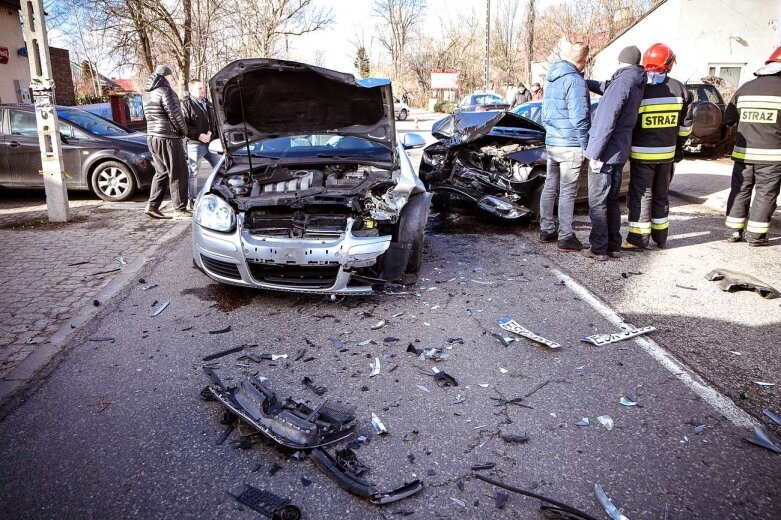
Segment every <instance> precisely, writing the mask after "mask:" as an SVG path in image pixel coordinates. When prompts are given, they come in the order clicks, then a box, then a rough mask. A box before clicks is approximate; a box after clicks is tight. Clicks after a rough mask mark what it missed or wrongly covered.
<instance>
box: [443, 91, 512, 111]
mask: <svg viewBox="0 0 781 520" xmlns="http://www.w3.org/2000/svg"><path fill="white" fill-rule="evenodd" d="M508 108H510V103H508V102H507V101H506V100H505V99H504V98H503V97H502V96H500V95H499V94H494V93H493V92H474V93H472V94H467V95H466V96H464V97H463V99H462V100H461V102H460V103H458V105H457V106H456V112H486V111H488V110H507V109H508Z"/></svg>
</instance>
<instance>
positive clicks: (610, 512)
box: [594, 484, 629, 520]
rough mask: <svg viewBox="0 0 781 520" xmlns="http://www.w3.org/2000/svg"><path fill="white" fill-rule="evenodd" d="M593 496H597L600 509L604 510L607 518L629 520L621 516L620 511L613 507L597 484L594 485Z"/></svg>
mask: <svg viewBox="0 0 781 520" xmlns="http://www.w3.org/2000/svg"><path fill="white" fill-rule="evenodd" d="M594 494H595V495H596V496H597V500H599V503H600V504H602V507H603V508H604V509H605V512H606V513H607V516H609V517H610V518H612V519H613V520H629V519H628V518H627V517H625V516H624V515H623V514H621V511H620V510H619V509H618V508H617V507H616V506H614V505H613V502H611V501H610V499H609V498H608V496H607V495H606V494H605V492H604V491H603V490H602V486H600V485H599V484H594Z"/></svg>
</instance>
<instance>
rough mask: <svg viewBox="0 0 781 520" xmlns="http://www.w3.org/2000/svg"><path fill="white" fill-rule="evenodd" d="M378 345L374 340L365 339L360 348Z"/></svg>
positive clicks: (359, 344)
mask: <svg viewBox="0 0 781 520" xmlns="http://www.w3.org/2000/svg"><path fill="white" fill-rule="evenodd" d="M376 344H377V342H376V341H374V340H373V339H365V340H363V341H361V342H360V343H358V346H359V347H365V346H366V345H376Z"/></svg>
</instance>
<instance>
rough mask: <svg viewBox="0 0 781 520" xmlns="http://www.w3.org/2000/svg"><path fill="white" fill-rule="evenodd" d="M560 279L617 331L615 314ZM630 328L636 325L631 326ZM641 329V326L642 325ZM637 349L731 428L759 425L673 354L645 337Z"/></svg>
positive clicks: (561, 275) (566, 279)
mask: <svg viewBox="0 0 781 520" xmlns="http://www.w3.org/2000/svg"><path fill="white" fill-rule="evenodd" d="M551 270H552V271H553V272H554V273H555V274H556V275H557V276H558V277H559V278H560V279H562V280H564V283H565V284H566V285H567V287H569V288H570V290H571V291H572V292H574V293H575V294H577V295H578V297H580V298H581V299H582V300H583V301H585V302H586V303H588V304H589V305H590V306H591V307H592V308H593V309H594V310H596V311H597V312H598V313H599V314H600V315H601V316H602V317H603V318H605V319H606V320H607V321H609V322H610V323H612V324H613V325H615V326H616V327H619V326H620V324H621V323H624V320H623V318H621V316H619V315H618V314H616V313H615V311H613V310H612V309H611V308H610V307H608V306H607V305H605V304H604V303H603V302H602V301H600V300H599V299H598V298H597V297H596V296H594V295H593V294H591V292H590V291H589V290H588V289H586V288H585V287H583V286H582V285H580V284H579V283H578V282H576V281H575V280H573V279H572V278H571V277H570V276H567V275H566V274H564V273H562V272H561V271H559V270H557V269H551ZM633 325H637V324H636V323H633ZM641 325H642V324H641ZM634 341H635V343H637V344H638V345H639V346H640V348H642V349H643V350H645V352H646V353H647V354H648V355H650V356H651V357H652V358H654V359H655V360H656V361H658V362H659V363H660V364H661V365H662V366H663V367H664V368H666V369H667V370H669V371H670V373H672V374H673V375H674V376H675V377H676V378H677V379H678V380H679V381H681V382H682V383H683V384H685V385H686V386H688V387H689V388H690V389H691V390H692V391H693V392H694V393H695V394H697V395H698V396H700V397H701V398H702V399H703V400H704V401H705V402H706V403H708V404H710V405H711V406H712V407H713V408H715V409H716V410H717V411H718V412H719V413H721V414H722V415H723V416H724V417H726V418H727V419H728V420H729V421H730V422H731V423H732V424H734V425H735V426H738V427H740V428H753V427H754V426H755V425H757V424H759V423H758V422H757V421H756V420H755V419H754V418H753V417H751V416H750V415H749V414H747V413H746V412H744V411H743V410H741V409H740V408H738V407H737V406H736V405H735V403H733V402H732V400H731V399H730V398H729V397H727V396H725V395H724V394H722V393H721V392H719V391H718V390H716V389H715V388H713V387H711V386H709V385H708V384H707V383H706V382H705V381H703V380H702V379H701V378H700V377H699V376H698V375H697V374H695V373H694V372H693V371H692V370H691V369H690V368H689V367H687V366H686V365H684V364H683V363H681V362H680V361H678V360H677V359H675V357H673V355H672V354H670V353H669V352H667V351H666V350H665V349H664V348H662V347H661V346H659V344H658V343H656V342H655V341H654V340H652V339H650V338H647V337H639V338H636V339H635V340H634Z"/></svg>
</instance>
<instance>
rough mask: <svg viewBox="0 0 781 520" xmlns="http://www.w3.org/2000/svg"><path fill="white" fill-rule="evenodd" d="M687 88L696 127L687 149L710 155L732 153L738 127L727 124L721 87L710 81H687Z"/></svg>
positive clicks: (686, 146)
mask: <svg viewBox="0 0 781 520" xmlns="http://www.w3.org/2000/svg"><path fill="white" fill-rule="evenodd" d="M686 88H687V89H689V92H690V93H691V95H692V105H693V107H692V114H693V115H694V128H693V129H692V135H691V137H689V138H688V139H687V140H686V143H685V144H684V150H685V151H687V152H700V153H704V154H711V155H719V154H724V153H727V152H729V151H730V150H731V149H732V147H733V146H734V145H735V131H736V127H734V126H733V127H730V128H727V127H726V126H724V123H723V118H724V109H725V108H726V104H725V103H724V99H723V98H722V97H721V93H720V92H719V90H718V89H717V88H716V87H715V86H714V85H710V84H708V83H687V84H686Z"/></svg>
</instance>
